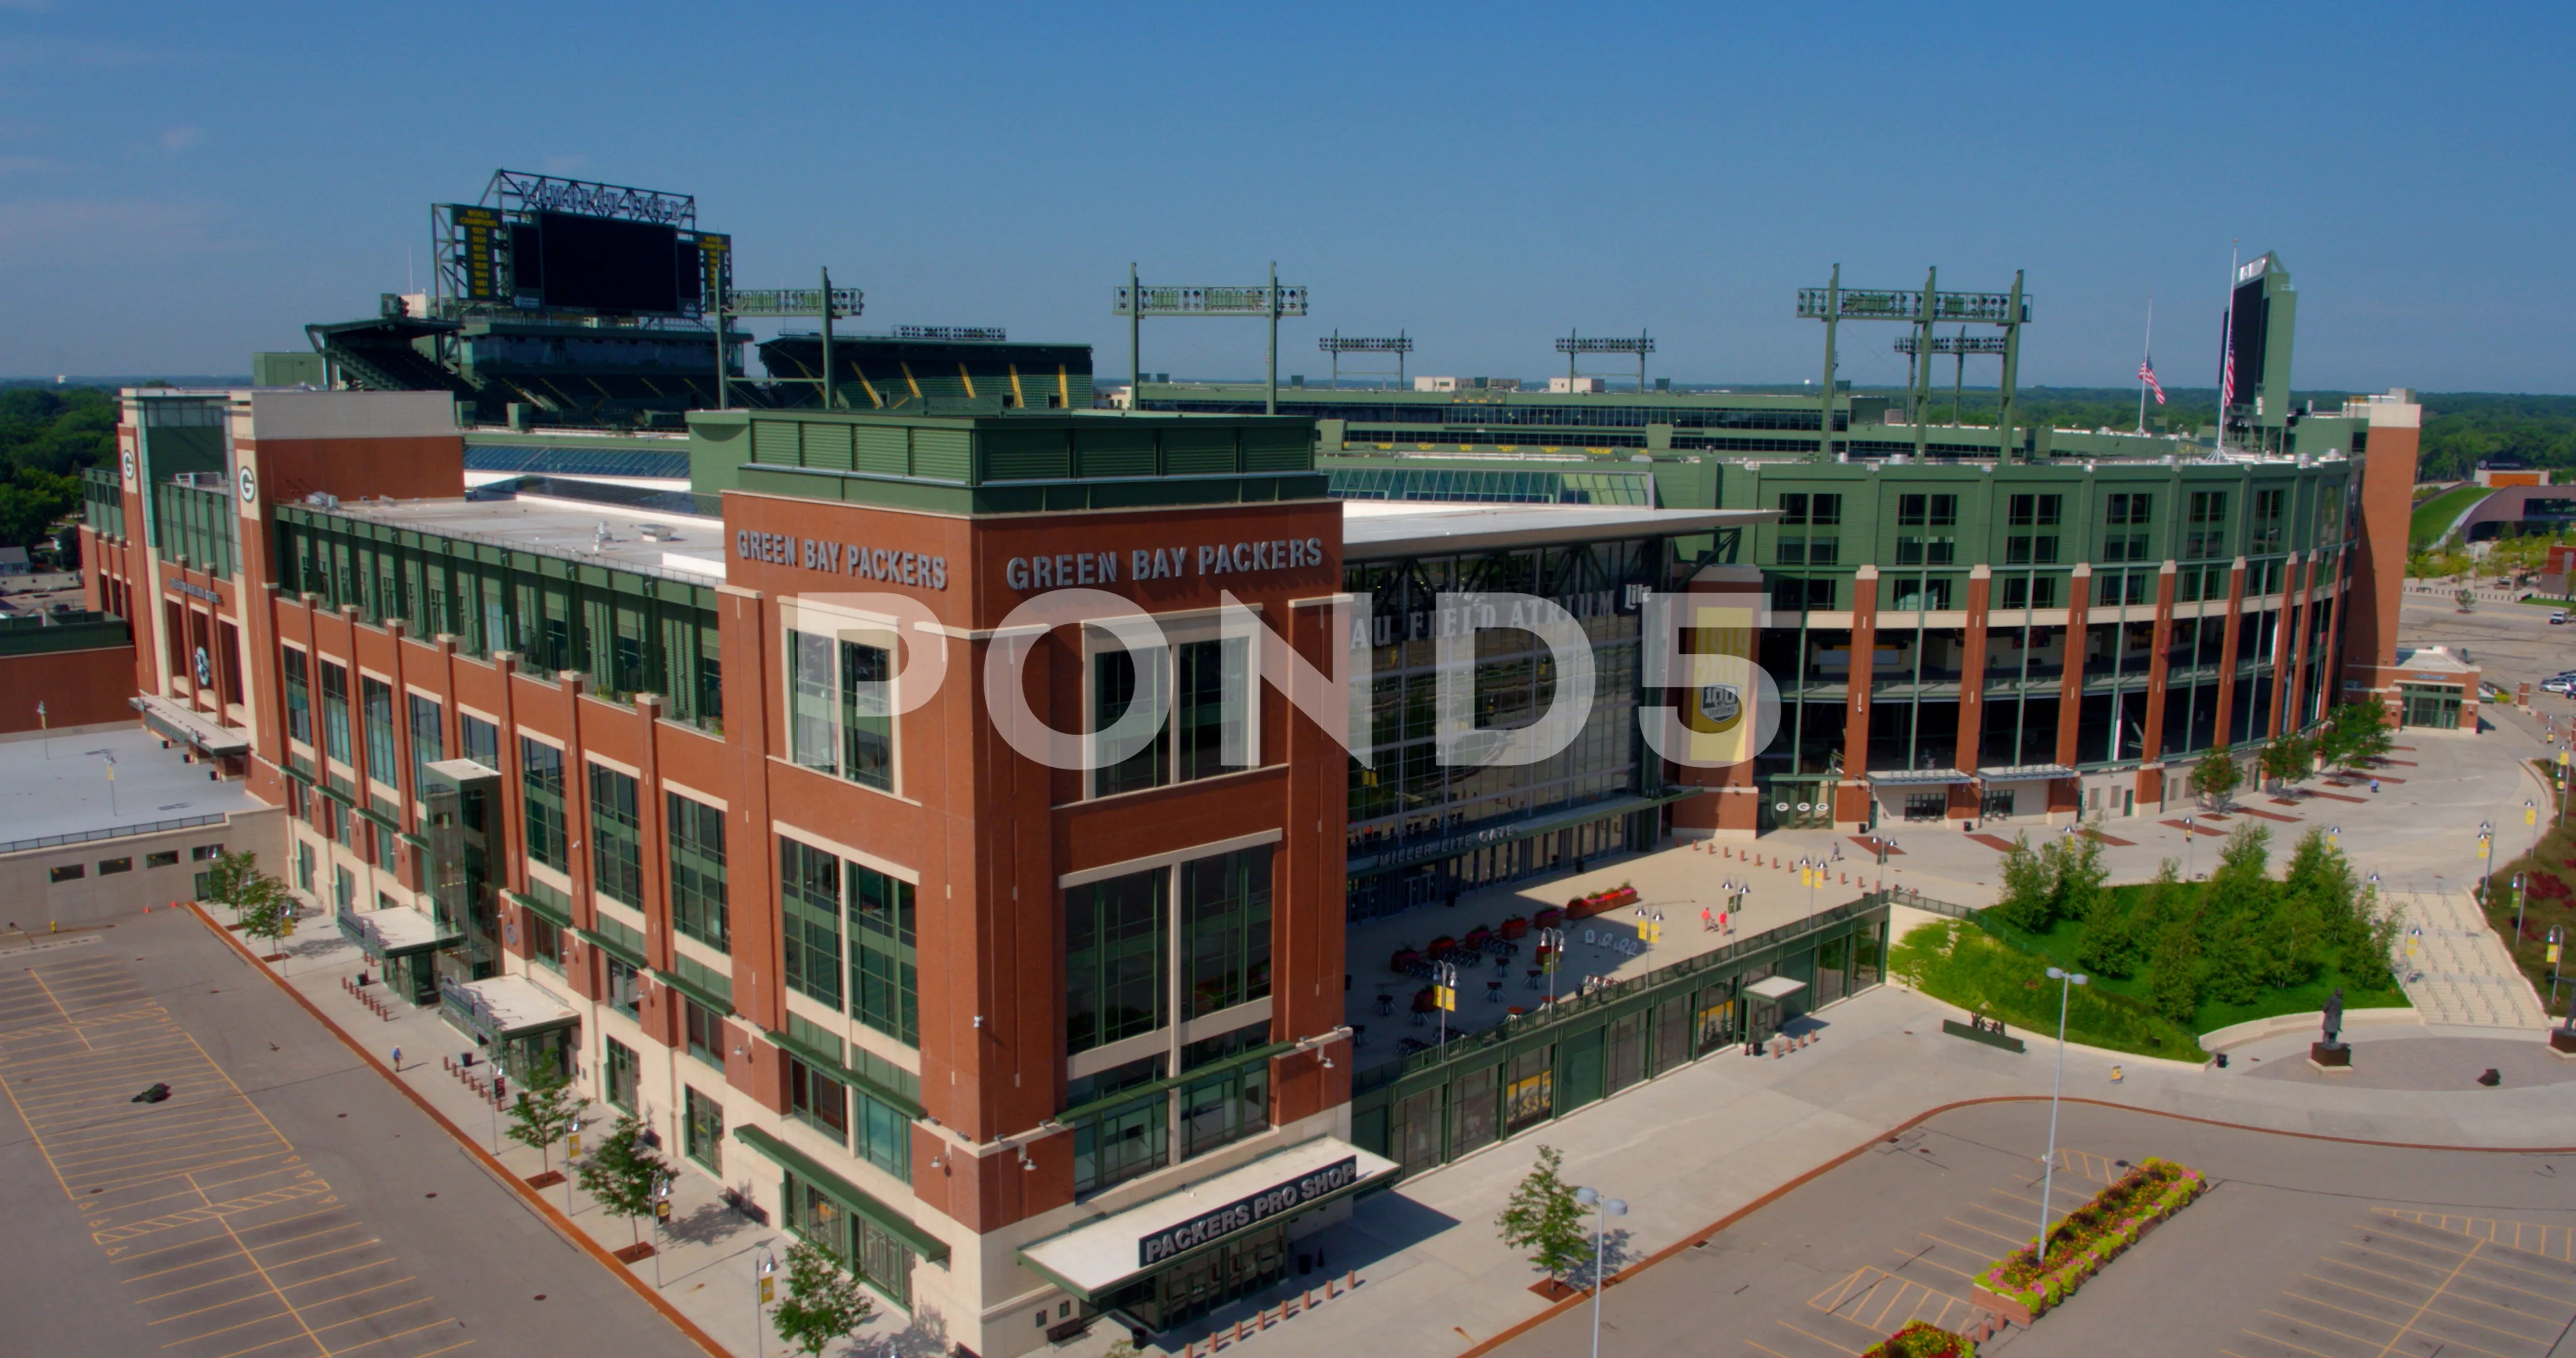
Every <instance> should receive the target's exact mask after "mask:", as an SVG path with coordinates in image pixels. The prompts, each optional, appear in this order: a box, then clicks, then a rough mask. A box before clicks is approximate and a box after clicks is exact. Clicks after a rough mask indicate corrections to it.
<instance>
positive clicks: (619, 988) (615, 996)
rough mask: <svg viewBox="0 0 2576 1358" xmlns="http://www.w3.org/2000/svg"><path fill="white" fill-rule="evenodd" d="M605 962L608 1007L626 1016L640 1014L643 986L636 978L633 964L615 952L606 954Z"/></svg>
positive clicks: (635, 1016)
mask: <svg viewBox="0 0 2576 1358" xmlns="http://www.w3.org/2000/svg"><path fill="white" fill-rule="evenodd" d="M607 963H608V965H607V971H608V1007H609V1008H611V1009H614V1010H616V1011H617V1012H618V1013H621V1014H624V1015H625V1016H626V1017H628V1018H637V1017H639V1016H641V1014H642V1013H643V1008H644V987H643V985H642V983H641V982H640V981H639V980H638V979H637V976H636V973H635V967H634V965H633V964H632V963H629V962H628V961H627V960H626V959H625V958H622V957H619V956H618V955H617V954H615V953H610V954H609V955H608V958H607Z"/></svg>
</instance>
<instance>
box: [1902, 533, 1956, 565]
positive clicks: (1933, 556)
mask: <svg viewBox="0 0 2576 1358" xmlns="http://www.w3.org/2000/svg"><path fill="white" fill-rule="evenodd" d="M1958 549H1959V544H1958V541H1957V540H1956V539H1954V538H1925V537H1904V536H1900V537H1899V538H1897V539H1896V564H1897V565H1900V566H1947V565H1949V564H1951V563H1952V562H1953V561H1955V560H1957V559H1958Z"/></svg>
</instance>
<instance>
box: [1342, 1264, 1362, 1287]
mask: <svg viewBox="0 0 2576 1358" xmlns="http://www.w3.org/2000/svg"><path fill="white" fill-rule="evenodd" d="M1359 1285H1360V1271H1359V1270H1358V1269H1352V1270H1351V1271H1350V1272H1349V1273H1348V1274H1345V1275H1344V1276H1343V1278H1342V1290H1343V1291H1345V1292H1349V1291H1352V1290H1354V1289H1356V1288H1358V1287H1359Z"/></svg>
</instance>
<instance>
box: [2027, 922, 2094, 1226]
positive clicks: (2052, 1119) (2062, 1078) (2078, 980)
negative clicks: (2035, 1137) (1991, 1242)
mask: <svg viewBox="0 0 2576 1358" xmlns="http://www.w3.org/2000/svg"><path fill="white" fill-rule="evenodd" d="M2048 979H2050V980H2052V981H2055V982H2057V1083H2056V1084H2054V1085H2052V1086H2050V1087H2049V1091H2048V1160H2047V1163H2046V1166H2045V1167H2044V1168H2043V1169H2041V1171H2040V1175H2039V1262H2041V1263H2043V1264H2044V1263H2047V1262H2048V1190H2049V1186H2050V1185H2051V1184H2052V1183H2053V1182H2055V1180H2056V1178H2057V1099H2058V1096H2059V1095H2060V1094H2062V1093H2064V1092H2065V1091H2066V1002H2067V998H2068V997H2069V996H2071V995H2072V994H2074V993H2075V992H2074V987H2076V986H2080V985H2083V984H2085V983H2086V981H2087V979H2088V978H2086V977H2085V976H2083V975H2082V974H2080V973H2076V972H2070V971H2064V970H2060V969H2059V968H2056V967H2050V968H2049V969H2048Z"/></svg>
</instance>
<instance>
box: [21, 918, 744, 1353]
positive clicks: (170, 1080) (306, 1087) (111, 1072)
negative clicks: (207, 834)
mask: <svg viewBox="0 0 2576 1358" xmlns="http://www.w3.org/2000/svg"><path fill="white" fill-rule="evenodd" d="M87 937H88V938H89V939H90V940H91V941H88V942H85V943H83V944H79V945H75V946H66V947H55V948H50V949H46V950H43V951H18V952H11V953H0V1091H5V1093H6V1102H7V1105H8V1108H9V1113H8V1114H6V1115H0V1117H5V1118H6V1119H7V1121H6V1122H0V1209H5V1212H6V1217H7V1220H8V1222H9V1226H10V1229H9V1230H8V1231H6V1232H5V1233H0V1277H6V1278H7V1279H8V1280H9V1287H10V1295H11V1296H12V1297H13V1298H17V1299H29V1298H44V1299H45V1300H46V1302H47V1303H48V1304H44V1305H39V1306H26V1305H19V1306H13V1307H12V1308H10V1314H11V1319H10V1322H9V1325H8V1328H7V1330H6V1332H5V1333H0V1351H7V1352H25V1353H46V1354H55V1353H59V1354H74V1353H79V1354H108V1353H114V1354H169V1355H172V1358H250V1355H292V1356H293V1358H305V1356H307V1355H310V1356H312V1358H337V1355H343V1354H354V1355H360V1356H361V1358H429V1355H432V1354H442V1353H453V1352H456V1351H458V1350H463V1349H468V1348H469V1347H470V1348H471V1349H472V1350H473V1351H474V1352H477V1353H493V1354H516V1353H527V1354H546V1355H550V1356H552V1358H560V1355H564V1354H586V1353H594V1352H601V1353H605V1352H615V1353H618V1354H620V1355H625V1354H647V1355H657V1356H659V1355H673V1356H675V1358H676V1356H677V1355H683V1354H694V1353H697V1352H699V1350H698V1349H697V1348H696V1346H695V1345H693V1344H690V1343H688V1342H687V1341H686V1340H685V1339H683V1337H682V1336H681V1335H680V1334H679V1333H678V1332H677V1331H676V1330H674V1329H672V1328H671V1326H670V1325H669V1324H668V1323H667V1322H665V1321H663V1320H662V1319H661V1318H660V1317H659V1316H658V1315H656V1314H654V1313H653V1312H652V1311H651V1310H650V1309H649V1308H648V1307H647V1306H646V1305H645V1304H644V1303H643V1302H642V1301H641V1300H640V1299H638V1298H637V1297H635V1295H634V1294H633V1293H632V1292H630V1291H628V1290H627V1288H626V1287H625V1286H624V1285H623V1284H621V1283H619V1282H618V1281H617V1280H616V1279H614V1278H613V1277H611V1276H610V1275H609V1274H608V1272H607V1271H606V1270H605V1269H604V1268H602V1267H601V1266H600V1265H598V1264H597V1263H595V1262H593V1261H592V1260H591V1259H589V1258H588V1257H587V1256H585V1255H582V1254H580V1253H578V1252H576V1251H575V1250H574V1249H572V1248H571V1247H570V1246H569V1245H567V1244H566V1243H565V1242H563V1241H562V1240H560V1239H559V1238H557V1237H556V1236H555V1235H553V1234H552V1233H551V1232H550V1231H548V1230H547V1229H545V1228H544V1227H543V1226H542V1224H540V1222H539V1221H538V1219H537V1218H535V1217H534V1216H532V1215H531V1214H530V1213H529V1212H528V1211H527V1210H526V1208H525V1207H524V1206H523V1205H522V1204H521V1203H520V1202H519V1201H518V1200H517V1199H516V1198H514V1197H513V1196H511V1195H510V1194H509V1193H508V1192H507V1191H506V1190H505V1189H503V1188H502V1187H501V1186H500V1185H499V1184H497V1183H495V1182H494V1181H493V1180H492V1179H491V1178H489V1177H488V1176H486V1175H485V1174H484V1173H483V1172H482V1171H481V1170H479V1169H478V1168H476V1167H474V1165H473V1163H472V1162H471V1161H469V1160H467V1159H466V1158H465V1157H464V1156H462V1155H461V1154H460V1153H459V1152H458V1149H457V1148H456V1147H455V1145H454V1143H453V1142H452V1141H450V1140H449V1139H448V1138H447V1137H446V1135H445V1134H444V1133H443V1132H440V1131H439V1130H438V1129H437V1128H436V1127H435V1126H434V1125H433V1124H431V1123H430V1122H429V1121H428V1120H427V1119H426V1118H424V1117H421V1116H420V1115H419V1114H418V1112H417V1111H416V1110H415V1109H413V1108H411V1107H410V1105H408V1104H407V1103H405V1102H403V1101H402V1100H401V1099H400V1097H399V1096H398V1095H396V1094H394V1093H393V1091H392V1090H390V1089H389V1088H387V1087H386V1086H385V1084H384V1083H383V1081H382V1080H381V1079H380V1078H379V1077H377V1076H376V1075H375V1074H374V1073H373V1072H371V1071H369V1070H367V1069H365V1068H364V1067H363V1066H360V1065H359V1064H358V1063H357V1062H356V1061H355V1060H354V1059H353V1058H352V1057H351V1056H350V1054H349V1053H348V1052H347V1051H346V1049H345V1048H342V1047H341V1046H339V1044H338V1042H337V1041H336V1039H333V1038H332V1037H330V1035H329V1034H328V1033H326V1032H325V1031H324V1030H323V1029H322V1028H321V1027H320V1026H319V1025H318V1024H315V1023H313V1022H312V1021H311V1019H310V1018H309V1017H308V1016H306V1015H304V1014H303V1012H302V1011H301V1010H299V1009H296V1008H294V1007H293V1005H292V1003H291V1002H290V1001H288V1000H287V999H286V998H285V997H284V996H282V995H281V994H279V993H278V992H277V991H276V989H275V988H274V987H273V986H272V985H271V984H270V983H269V982H268V981H267V980H266V979H265V978H263V977H259V976H256V975H253V974H251V973H250V971H249V970H248V968H247V967H246V966H245V965H244V964H242V963H241V962H240V961H239V960H238V959H237V958H235V957H234V956H232V955H231V954H230V952H229V951H228V950H226V949H225V948H224V945H223V944H222V942H221V941H220V940H218V939H215V938H213V937H212V936H210V935H209V934H208V933H207V932H206V931H205V929H204V928H203V927H202V926H201V925H199V924H198V923H197V922H196V921H195V920H194V919H193V918H192V917H190V916H188V915H186V914H184V913H167V914H157V915H153V916H145V917H140V918H138V919H134V920H132V921H131V922H128V923H126V924H122V925H120V926H119V927H118V928H116V929H114V930H110V931H101V932H100V933H98V934H95V935H89V936H87ZM155 1086H160V1087H165V1088H166V1090H167V1096H166V1097H165V1098H162V1099H160V1100H158V1101H151V1100H145V1101H140V1102H138V1101H137V1099H136V1096H137V1095H138V1094H142V1093H144V1092H145V1091H146V1090H148V1089H151V1088H153V1087H155ZM9 1123H15V1124H16V1125H14V1126H13V1125H8V1124H9Z"/></svg>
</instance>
